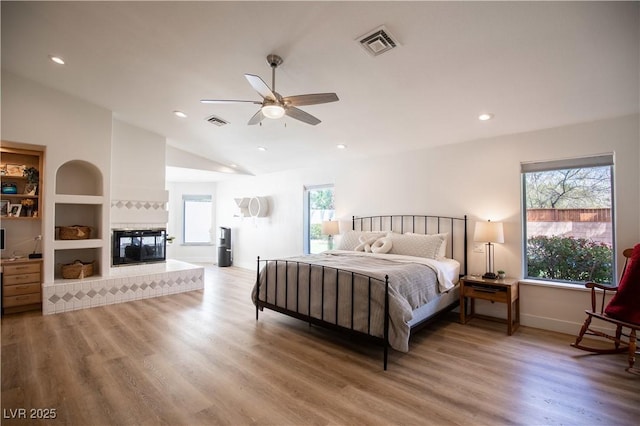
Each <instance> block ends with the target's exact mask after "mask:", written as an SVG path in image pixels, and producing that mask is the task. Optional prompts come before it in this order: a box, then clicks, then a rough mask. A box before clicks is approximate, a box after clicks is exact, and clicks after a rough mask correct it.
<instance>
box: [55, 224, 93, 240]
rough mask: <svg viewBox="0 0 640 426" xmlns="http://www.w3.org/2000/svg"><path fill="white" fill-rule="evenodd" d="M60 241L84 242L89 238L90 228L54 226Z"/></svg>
mask: <svg viewBox="0 0 640 426" xmlns="http://www.w3.org/2000/svg"><path fill="white" fill-rule="evenodd" d="M56 229H58V230H59V233H58V238H59V239H61V240H86V239H88V238H89V237H90V236H91V227H90V226H82V225H73V226H56Z"/></svg>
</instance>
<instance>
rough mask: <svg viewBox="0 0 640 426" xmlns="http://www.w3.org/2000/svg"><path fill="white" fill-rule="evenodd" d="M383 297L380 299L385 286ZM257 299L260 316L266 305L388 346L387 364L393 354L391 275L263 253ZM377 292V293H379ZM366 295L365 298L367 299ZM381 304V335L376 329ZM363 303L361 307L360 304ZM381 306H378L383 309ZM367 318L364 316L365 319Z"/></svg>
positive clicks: (257, 275)
mask: <svg viewBox="0 0 640 426" xmlns="http://www.w3.org/2000/svg"><path fill="white" fill-rule="evenodd" d="M381 288H383V290H382V291H383V297H382V301H380V297H379V296H380V289H381ZM254 291H255V293H254V303H255V306H256V321H257V320H258V315H259V312H260V310H262V309H264V308H267V309H271V310H273V311H276V312H280V313H282V314H285V315H288V316H291V317H294V318H297V319H300V320H303V321H306V322H308V323H309V324H310V325H311V324H315V325H319V326H322V327H325V328H328V329H334V330H338V331H340V332H343V333H347V334H351V335H354V336H358V337H361V338H364V339H366V340H369V341H372V342H374V343H377V344H381V345H382V346H383V368H384V369H385V370H386V369H387V361H388V356H389V276H388V275H386V276H385V279H384V281H382V280H380V279H378V278H375V277H371V276H368V275H364V274H361V273H357V272H352V271H347V270H343V269H339V268H334V267H330V266H325V265H314V264H311V263H308V262H302V261H292V260H261V259H260V257H259V256H258V259H257V271H256V286H255V290H254ZM375 294H377V298H376V296H375ZM363 297H364V298H365V299H366V300H365V303H356V302H355V301H356V300H357V299H358V302H362V300H360V299H362V298H363ZM380 304H382V312H383V314H382V319H383V320H382V322H383V324H382V337H380V336H377V335H375V334H374V330H375V329H376V325H377V324H374V323H373V322H374V321H375V320H376V319H379V315H378V316H376V315H375V309H376V306H378V307H379V305H380ZM358 306H360V307H359V308H358ZM378 309H379V308H378ZM363 318H364V321H363Z"/></svg>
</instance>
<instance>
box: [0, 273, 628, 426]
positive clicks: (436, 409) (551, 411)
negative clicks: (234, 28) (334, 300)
mask: <svg viewBox="0 0 640 426" xmlns="http://www.w3.org/2000/svg"><path fill="white" fill-rule="evenodd" d="M254 277H255V273H254V271H248V270H243V269H239V268H235V267H231V268H217V267H215V266H208V267H207V268H206V277H205V279H206V283H205V290H204V291H197V292H190V293H182V294H176V295H172V296H167V297H162V298H155V299H146V300H140V301H136V302H129V303H123V304H119V305H111V306H106V307H102V308H94V309H87V310H82V311H75V312H69V313H66V314H58V315H50V316H46V317H44V316H41V315H39V314H38V313H25V314H16V315H9V316H5V317H3V318H2V353H1V356H2V412H3V418H2V423H3V424H6V425H13V424H44V422H45V421H44V420H37V419H29V417H30V415H31V414H36V415H40V416H42V415H44V414H46V413H49V414H51V411H48V412H46V411H45V410H47V409H55V415H56V419H55V420H48V421H47V424H49V423H51V424H61V425H62V424H65V425H111V424H117V425H129V424H141V425H157V424H167V425H180V424H184V425H206V424H230V425H243V424H304V425H312V424H313V425H324V424H349V425H355V424H403V425H415V424H421V425H422V424H437V425H446V424H458V425H471V424H473V425H497V424H526V425H540V424H552V425H555V424H574V425H596V424H602V425H615V424H625V425H632V424H633V425H635V424H638V422H639V420H640V376H638V375H633V374H629V373H626V372H625V371H624V367H625V366H626V357H625V355H624V354H621V355H598V356H593V355H587V354H586V353H585V352H582V351H579V350H577V349H574V348H571V347H570V346H569V343H570V342H571V341H572V340H573V336H568V335H562V334H557V333H552V332H547V331H542V330H537V329H532V328H528V327H520V329H519V330H518V331H517V332H516V333H515V334H514V335H513V336H507V335H506V333H505V330H504V325H503V324H498V323H494V322H490V321H483V320H479V319H474V320H473V321H472V322H470V323H468V324H467V325H461V324H459V323H458V321H457V316H456V315H454V314H452V315H450V316H448V317H446V318H444V319H442V320H440V321H438V322H436V323H433V324H432V325H430V326H428V327H427V328H425V329H423V330H421V331H420V332H418V333H416V335H414V336H413V337H412V340H411V344H410V351H409V353H407V354H403V353H399V352H395V351H391V353H390V363H389V370H388V371H386V372H384V371H382V353H381V350H380V348H379V347H377V346H373V345H368V344H364V345H363V344H361V343H355V342H350V341H348V340H347V339H346V338H345V337H342V336H339V335H336V334H334V333H333V332H329V331H326V330H322V329H320V328H317V327H309V326H308V325H307V324H305V323H302V322H300V321H297V320H294V319H291V318H287V317H284V316H282V315H280V314H277V313H274V312H264V313H261V315H260V320H259V321H258V322H256V321H255V310H254V307H253V304H252V303H251V301H250V297H249V294H250V291H251V287H252V282H253V280H254ZM577 331H578V330H576V332H577ZM19 409H25V410H26V411H25V412H24V415H25V416H26V417H27V418H26V419H24V418H18V417H21V414H22V413H23V412H22V411H19ZM32 409H33V411H32ZM36 409H43V410H41V411H39V412H38V411H35V410H36Z"/></svg>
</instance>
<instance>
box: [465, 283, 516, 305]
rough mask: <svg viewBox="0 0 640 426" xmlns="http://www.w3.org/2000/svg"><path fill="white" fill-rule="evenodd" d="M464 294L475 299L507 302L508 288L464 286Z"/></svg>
mask: <svg viewBox="0 0 640 426" xmlns="http://www.w3.org/2000/svg"><path fill="white" fill-rule="evenodd" d="M464 296H465V297H473V298H475V299H484V300H491V301H494V302H502V303H506V302H507V291H506V289H504V290H503V289H490V288H474V287H467V286H466V285H465V287H464Z"/></svg>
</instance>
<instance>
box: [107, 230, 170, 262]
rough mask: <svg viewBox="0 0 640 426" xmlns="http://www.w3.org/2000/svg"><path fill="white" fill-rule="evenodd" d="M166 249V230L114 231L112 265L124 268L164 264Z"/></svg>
mask: <svg viewBox="0 0 640 426" xmlns="http://www.w3.org/2000/svg"><path fill="white" fill-rule="evenodd" d="M166 249H167V231H166V230H165V229H133V230H132V229H114V230H113V235H112V249H111V256H112V260H111V264H112V265H113V266H123V265H135V264H139V263H153V262H164V261H165V260H166Z"/></svg>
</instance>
